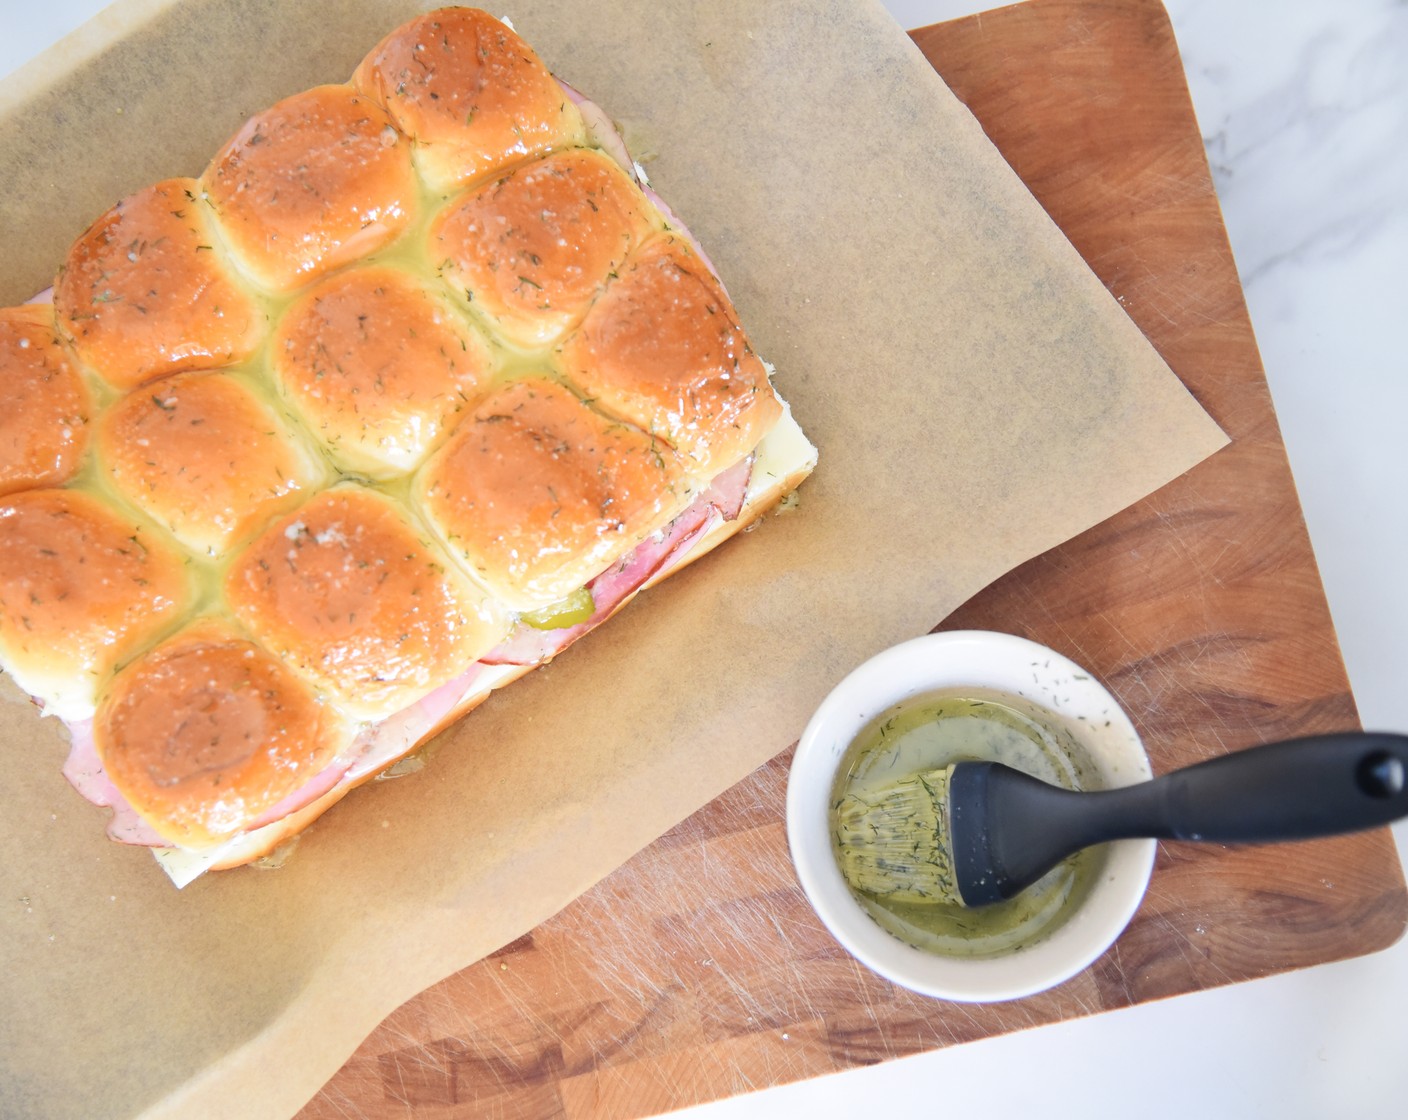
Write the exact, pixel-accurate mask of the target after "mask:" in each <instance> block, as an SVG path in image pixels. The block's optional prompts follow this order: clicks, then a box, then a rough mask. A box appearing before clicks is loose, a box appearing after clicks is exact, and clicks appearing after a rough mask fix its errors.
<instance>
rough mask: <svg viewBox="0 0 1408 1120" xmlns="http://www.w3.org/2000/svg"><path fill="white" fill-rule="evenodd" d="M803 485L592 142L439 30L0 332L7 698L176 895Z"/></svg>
mask: <svg viewBox="0 0 1408 1120" xmlns="http://www.w3.org/2000/svg"><path fill="white" fill-rule="evenodd" d="M815 461H816V452H815V449H814V448H813V447H812V446H811V445H810V443H809V442H808V441H807V439H806V438H805V436H804V435H803V434H802V433H801V431H800V430H799V428H798V427H797V425H796V424H795V423H794V422H793V420H792V418H791V414H790V412H789V410H788V408H787V406H786V404H785V403H783V402H782V401H781V400H780V399H779V397H778V396H777V394H776V393H775V392H774V390H773V388H772V386H771V384H770V381H769V367H768V366H767V365H766V363H764V362H763V361H762V359H761V358H760V357H759V356H758V355H757V354H756V353H755V352H754V350H753V347H752V345H751V344H750V342H749V339H748V336H747V333H746V332H745V331H744V329H743V327H742V325H741V324H740V322H739V319H738V316H737V313H736V311H735V309H734V307H733V304H732V303H731V301H730V299H729V297H728V294H727V293H726V291H725V289H724V286H723V284H722V282H721V281H720V280H719V278H718V276H717V275H716V274H715V272H714V270H713V267H712V265H711V264H710V262H709V260H708V258H707V257H706V256H705V255H704V253H703V252H702V250H701V249H700V248H699V247H698V246H697V245H696V244H695V242H694V240H693V238H692V237H691V236H690V234H689V233H688V231H687V230H685V229H684V227H683V226H682V225H681V224H680V223H679V222H678V221H677V220H676V219H675V218H674V216H673V215H672V214H671V213H670V212H669V210H668V208H666V207H665V205H664V203H663V202H661V201H660V200H659V199H658V197H656V196H655V195H654V194H653V192H652V191H651V190H650V188H649V186H648V184H647V183H646V182H645V180H644V175H643V173H642V172H641V171H640V169H639V168H638V167H637V166H636V165H634V164H632V163H631V161H630V159H629V156H627V155H626V153H625V149H624V146H623V145H622V143H621V140H620V137H619V135H617V134H616V132H615V130H614V129H613V128H612V126H611V125H610V122H609V120H608V119H607V118H606V117H605V115H604V113H602V112H601V110H600V109H599V108H597V107H596V106H595V105H593V104H592V103H590V102H588V101H585V100H584V99H583V98H582V97H581V96H580V95H579V94H577V93H576V91H574V90H572V89H570V88H569V87H567V86H565V85H564V84H562V83H561V82H559V81H558V80H557V79H555V78H554V77H553V75H552V74H551V73H550V72H549V71H548V70H547V68H546V67H545V66H544V65H543V63H542V62H541V61H540V60H539V59H538V57H537V56H536V55H535V54H534V53H533V51H532V50H531V49H530V48H529V47H528V46H527V45H526V44H525V43H524V42H523V41H522V39H521V38H519V36H518V35H517V34H516V33H515V32H514V31H513V29H512V28H511V27H509V26H508V25H507V24H505V23H503V22H500V21H499V20H497V19H495V18H493V17H492V16H489V15H487V14H486V13H484V12H481V11H478V10H475V9H468V8H447V9H443V10H440V11H435V12H431V13H428V14H426V15H424V16H421V17H419V18H417V19H414V20H412V21H411V22H410V23H407V24H406V25H404V26H403V27H401V28H399V29H397V30H396V31H393V32H392V33H391V34H390V35H388V36H387V37H386V38H385V39H384V40H382V42H381V43H379V44H378V45H377V46H376V47H375V48H374V49H373V50H372V51H371V53H370V54H368V55H367V56H366V58H365V59H364V60H363V61H362V63H361V64H360V65H359V66H358V67H357V69H356V72H355V73H354V75H353V78H352V80H351V81H350V82H349V83H347V84H345V85H326V86H319V87H316V88H314V89H310V90H307V91H305V92H303V93H299V94H295V95H294V96H292V97H289V98H287V99H285V100H283V101H281V102H279V103H278V104H276V105H274V106H273V107H272V108H270V109H268V110H266V111H264V112H262V113H259V114H256V115H255V116H254V117H252V118H250V120H249V121H247V122H246V123H245V124H244V126H243V127H242V128H241V129H240V130H239V131H238V132H237V133H236V134H235V135H234V136H233V137H232V138H231V139H230V140H229V142H228V143H227V144H226V145H225V146H224V147H223V148H222V149H221V150H220V151H219V152H218V153H217V155H216V156H215V158H214V159H213V160H212V161H211V163H210V165H209V166H208V167H207V168H206V169H205V171H204V173H203V174H202V175H201V176H200V177H199V178H195V179H169V180H166V181H164V182H160V183H157V184H155V185H153V186H151V187H148V188H147V189H145V190H142V191H138V192H137V193H136V194H134V195H132V196H131V197H129V198H126V199H124V200H123V201H122V202H120V203H118V204H117V205H116V206H115V207H113V208H112V209H111V210H110V211H108V212H107V213H106V214H104V215H103V216H102V217H100V218H99V219H98V220H97V221H96V222H95V223H94V224H93V225H92V227H91V228H90V229H89V230H88V231H87V232H86V233H85V234H84V235H83V236H82V237H81V238H79V240H78V241H77V242H76V243H75V244H74V246H73V247H72V248H71V250H70V251H69V254H68V256H67V259H66V260H65V261H64V262H63V265H62V267H61V268H60V269H59V272H58V276H57V278H56V280H55V283H54V287H53V289H52V295H51V296H45V297H41V299H40V300H38V301H36V302H33V303H30V304H26V305H24V306H22V307H13V308H6V309H3V310H0V666H3V668H4V670H5V671H6V672H8V673H9V674H10V675H11V676H12V677H13V679H14V680H15V681H16V683H17V684H18V685H19V686H20V687H21V688H22V689H23V690H24V691H26V692H27V693H29V694H30V696H32V697H33V698H34V700H35V701H36V702H37V703H38V704H39V705H40V706H41V707H42V709H43V711H44V712H45V713H46V714H51V715H54V716H57V717H58V718H60V719H62V720H63V721H64V722H65V723H66V724H67V726H68V728H69V731H70V734H71V738H72V748H71V752H70V755H69V758H68V761H67V763H66V764H65V766H64V773H65V775H66V776H67V778H68V779H69V781H70V782H71V783H72V784H73V785H74V786H75V787H76V788H77V789H78V791H79V792H80V793H82V794H83V795H84V796H85V797H87V798H88V799H89V800H90V801H92V802H94V803H95V804H97V805H100V806H106V807H107V808H109V809H110V810H111V820H110V823H109V825H108V832H109V834H110V836H111V837H112V838H113V839H115V840H118V841H121V842H123V843H127V844H137V845H145V846H147V847H150V848H151V849H152V851H153V852H154V853H155V855H156V857H157V859H158V861H159V862H160V863H161V864H162V866H163V867H164V868H165V870H166V871H167V872H168V873H169V874H170V876H171V878H172V879H173V880H174V881H175V882H176V883H177V885H184V884H185V883H187V882H189V881H191V880H192V879H193V878H195V877H196V876H197V875H199V874H201V873H202V872H204V871H206V870H209V869H218V868H228V867H235V866H239V865H242V864H246V863H249V862H251V861H253V860H256V859H259V858H261V857H264V856H266V855H268V854H269V853H270V852H271V851H273V850H274V849H275V848H277V847H278V846H279V845H281V844H283V843H284V842H285V841H287V840H289V839H290V838H292V837H295V836H296V835H297V834H298V833H299V832H300V830H302V829H303V828H304V827H306V826H307V825H308V824H309V823H310V822H311V821H313V820H314V819H316V818H317V817H318V816H319V815H320V814H321V813H323V812H324V811H326V810H327V809H328V808H329V807H330V806H331V805H333V804H334V803H335V802H336V801H338V800H339V799H340V798H341V797H343V796H344V795H345V794H346V793H347V792H348V791H350V790H351V789H352V788H354V787H355V786H357V785H359V784H361V783H362V782H364V781H367V780H368V779H370V778H372V777H374V776H375V775H377V774H378V773H381V772H382V771H384V770H386V769H387V768H388V767H390V766H391V765H393V764H394V763H395V762H396V761H397V760H399V759H401V758H403V757H404V756H406V755H407V754H409V753H411V752H413V751H415V750H416V749H417V748H418V747H419V746H420V745H421V744H423V743H424V742H426V740H427V739H429V738H430V737H431V736H433V735H434V734H435V733H436V732H438V731H439V730H441V729H442V728H444V727H445V726H447V725H448V724H450V723H451V722H452V721H454V720H455V719H457V718H458V717H459V716H461V715H463V714H464V713H465V712H467V711H469V710H470V709H471V708H473V707H474V706H475V705H476V704H478V703H480V702H481V701H482V700H483V699H484V698H485V697H486V696H488V695H489V693H490V692H491V691H492V690H494V689H496V688H500V687H502V686H503V685H505V684H508V683H509V682H510V681H512V680H515V679H516V678H518V677H519V676H522V675H523V674H524V673H526V672H529V671H530V670H532V669H533V668H534V667H536V666H538V665H541V664H543V663H545V662H546V661H548V660H550V659H551V658H553V657H554V656H556V655H557V654H559V653H560V652H562V650H563V649H565V648H566V647H567V646H568V645H569V644H571V643H572V642H573V641H575V640H576V639H577V638H579V637H581V636H582V635H583V634H585V633H587V632H588V631H589V630H591V629H592V628H594V627H595V626H597V625H599V624H600V623H601V622H603V621H605V620H606V619H607V618H609V617H610V616H611V615H612V614H613V613H615V612H616V611H617V610H619V609H620V608H621V607H622V606H623V605H624V604H625V603H627V602H628V601H629V600H630V599H631V598H633V597H634V596H635V595H636V594H637V593H638V592H640V591H641V590H642V589H644V588H647V587H649V586H651V585H652V584H654V583H657V582H659V581H660V580H662V579H664V578H665V577H667V576H668V575H670V574H671V573H673V572H675V571H678V570H679V569H680V568H681V567H683V566H684V565H686V564H688V563H689V562H690V561H692V560H694V559H696V558H697V557H699V556H700V555H702V554H703V553H705V552H707V551H708V550H709V549H712V548H713V547H715V546H716V545H718V544H719V543H721V542H722V541H723V540H725V539H726V538H727V537H729V536H732V535H733V534H734V533H736V532H738V531H739V530H740V529H742V528H743V527H745V526H746V525H748V524H749V523H750V522H752V521H754V520H755V519H756V518H758V517H759V516H761V515H762V514H763V513H765V512H766V511H767V510H769V509H771V508H773V507H774V506H775V505H776V504H777V503H778V502H779V501H780V500H781V499H782V498H783V497H785V496H786V495H787V494H788V493H790V492H791V491H792V489H793V488H794V487H796V486H797V484H798V483H799V482H801V480H802V479H803V478H805V477H806V475H807V474H808V473H809V472H810V470H811V469H812V467H813V465H814V464H815Z"/></svg>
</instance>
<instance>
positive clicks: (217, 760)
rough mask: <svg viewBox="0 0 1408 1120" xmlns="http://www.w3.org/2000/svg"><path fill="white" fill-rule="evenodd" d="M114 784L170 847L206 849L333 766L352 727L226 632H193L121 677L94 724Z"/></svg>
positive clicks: (269, 658)
mask: <svg viewBox="0 0 1408 1120" xmlns="http://www.w3.org/2000/svg"><path fill="white" fill-rule="evenodd" d="M94 731H95V745H96V746H97V749H98V751H99V754H100V755H101V757H102V759H103V765H104V767H105V769H106V770H107V773H108V776H109V778H111V779H112V781H113V782H114V783H115V784H116V785H117V786H118V787H119V788H120V789H122V790H124V791H126V794H127V797H128V799H129V800H130V801H131V802H132V805H133V807H134V808H135V809H137V811H138V812H139V813H141V814H142V815H143V816H144V817H145V818H146V819H148V820H150V821H153V822H155V824H156V826H157V829H158V831H159V832H160V833H161V835H162V836H163V837H164V838H165V839H167V840H169V841H170V842H172V843H175V844H185V845H188V846H200V845H202V844H209V843H212V842H214V841H216V840H218V839H219V838H220V837H222V836H225V835H228V834H229V833H231V832H233V831H235V830H236V829H238V828H240V827H242V826H243V825H244V824H246V823H247V822H248V821H250V820H254V819H256V818H257V817H258V816H259V814H260V813H263V812H265V811H266V810H268V809H270V808H271V807H273V806H274V805H276V804H278V802H279V801H281V800H282V799H283V798H285V797H287V796H288V795H289V794H290V793H291V792H293V791H294V790H295V789H297V788H298V787H299V786H301V785H302V784H304V783H305V782H306V781H307V780H308V779H309V778H310V777H312V776H313V775H314V774H317V773H318V772H319V771H321V770H322V769H323V768H324V767H326V766H327V765H328V763H330V762H331V761H332V760H333V759H334V758H335V757H336V756H337V755H338V754H339V753H340V752H341V751H342V750H344V749H345V748H346V746H347V744H348V743H349V742H351V739H352V727H351V725H350V724H349V723H348V722H347V721H346V720H345V719H344V718H343V717H342V716H341V715H340V714H339V713H338V712H337V711H336V709H334V708H331V707H329V706H328V705H325V704H321V703H319V702H318V701H317V700H316V699H314V698H313V696H312V695H311V694H310V693H309V692H308V690H307V688H306V687H304V685H303V683H302V681H300V680H299V678H298V677H297V676H296V675H295V674H294V673H293V672H292V671H290V670H289V669H288V668H287V666H285V665H284V663H283V662H282V661H280V660H279V659H278V658H277V657H274V656H273V655H271V654H270V653H269V652H268V651H266V650H265V649H263V648H262V647H260V646H258V645H256V644H255V643H254V642H251V641H249V640H248V638H246V637H244V636H243V635H242V634H240V633H239V632H238V631H237V630H235V629H234V628H232V627H229V626H225V625H221V624H218V623H208V622H207V623H197V624H196V625H194V626H192V627H190V628H188V629H186V630H184V631H182V632H181V633H180V634H178V635H176V636H174V637H173V638H171V639H170V640H169V641H167V642H165V643H163V644H162V645H160V646H158V647H157V648H156V649H154V650H152V651H151V652H150V653H149V654H147V655H146V656H145V657H143V658H142V659H141V660H139V661H137V662H136V663H134V664H132V665H130V666H128V667H127V668H126V669H125V670H123V671H122V672H121V673H119V674H118V676H117V678H116V680H115V681H114V682H113V686H112V688H111V689H110V690H109V691H108V694H107V695H106V697H105V698H104V700H103V705H102V708H101V710H100V712H99V718H98V719H97V720H96V722H95V724H94Z"/></svg>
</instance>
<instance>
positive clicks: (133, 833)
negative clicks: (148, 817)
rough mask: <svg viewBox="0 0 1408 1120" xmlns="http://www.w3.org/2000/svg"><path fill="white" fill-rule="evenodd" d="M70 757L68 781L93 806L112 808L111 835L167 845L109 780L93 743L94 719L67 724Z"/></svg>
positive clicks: (125, 841) (150, 845)
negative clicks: (70, 743)
mask: <svg viewBox="0 0 1408 1120" xmlns="http://www.w3.org/2000/svg"><path fill="white" fill-rule="evenodd" d="M68 733H69V737H70V738H71V740H72V745H71V746H70V747H69V752H68V760H67V761H66V762H65V763H64V777H65V778H67V779H68V781H69V784H70V785H71V786H73V788H74V789H76V790H77V791H78V792H79V793H81V794H82V795H83V796H84V797H86V798H87V799H88V800H89V801H91V802H92V803H93V804H94V805H101V806H105V807H107V808H110V809H112V820H110V821H109V822H108V836H110V837H111V838H112V839H114V840H116V841H117V842H118V843H120V844H138V845H141V846H143V847H147V848H164V847H166V844H167V842H166V841H165V840H164V839H162V838H161V837H160V836H158V835H157V834H156V830H155V829H154V828H152V826H151V825H149V824H148V823H147V822H146V821H145V820H143V819H142V817H141V816H139V815H138V813H137V810H136V809H134V808H132V806H131V805H129V804H128V803H127V798H125V797H123V796H122V794H121V793H120V792H119V791H118V788H117V787H116V786H115V785H113V784H112V782H111V781H110V780H109V778H108V775H107V771H106V770H104V769H103V763H102V760H101V759H100V758H98V749H97V747H96V746H94V744H93V721H92V720H91V719H85V720H82V721H75V722H73V723H70V724H68Z"/></svg>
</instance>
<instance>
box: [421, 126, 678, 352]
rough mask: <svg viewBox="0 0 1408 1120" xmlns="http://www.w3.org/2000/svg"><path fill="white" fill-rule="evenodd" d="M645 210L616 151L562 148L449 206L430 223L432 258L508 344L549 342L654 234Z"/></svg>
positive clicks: (538, 344)
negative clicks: (607, 153)
mask: <svg viewBox="0 0 1408 1120" xmlns="http://www.w3.org/2000/svg"><path fill="white" fill-rule="evenodd" d="M647 210H648V206H647V204H646V201H645V199H644V198H643V197H642V195H641V193H640V191H639V190H638V189H637V188H636V185H635V184H634V183H632V182H631V180H630V179H629V178H628V177H627V176H626V174H625V172H624V171H622V170H621V168H620V167H619V166H618V165H617V164H616V163H615V161H613V160H612V159H611V158H610V157H608V156H604V155H602V154H601V153H600V152H595V151H589V150H582V149H575V150H572V151H566V152H557V153H554V154H553V155H550V156H547V157H546V158H544V159H542V160H538V161H536V162H534V163H530V164H525V165H523V166H520V167H518V168H516V169H515V170H513V171H511V172H509V174H507V175H505V176H503V177H502V178H499V179H495V180H494V181H492V182H490V183H486V184H485V185H484V186H482V187H480V188H478V189H477V190H474V191H471V192H470V193H469V194H468V195H466V196H464V197H463V198H462V199H461V200H457V201H456V202H455V203H454V204H453V205H452V206H449V207H447V208H446V209H445V210H444V212H443V213H442V214H441V216H440V218H439V219H438V220H437V221H436V223H435V225H434V226H433V227H432V231H431V242H430V255H431V257H432V259H434V260H438V261H439V262H440V264H439V269H440V275H441V276H442V277H443V278H444V279H445V280H446V281H447V282H448V283H449V284H450V285H451V286H452V287H453V288H454V289H455V291H456V292H457V293H459V292H463V293H464V295H465V297H466V299H467V300H468V301H469V302H470V303H472V304H474V306H475V309H476V310H477V311H479V312H480V313H481V314H484V315H486V316H488V317H489V318H490V319H492V321H493V322H494V324H495V325H496V326H497V328H498V329H499V331H501V332H502V333H503V334H504V335H505V336H506V337H507V338H508V339H509V340H510V341H512V342H514V343H516V344H518V345H519V346H524V347H533V346H542V345H545V344H547V343H551V342H554V341H556V340H557V338H558V337H559V336H560V335H561V334H562V333H563V331H564V330H566V329H567V328H568V327H571V326H574V325H576V323H577V322H578V321H579V320H580V319H581V317H582V316H583V315H584V314H585V313H586V310H587V308H588V306H590V304H591V301H592V300H593V299H594V298H595V296H596V294H597V293H598V292H599V291H600V290H601V287H602V285H604V284H605V283H606V282H607V280H608V279H610V278H612V277H613V276H615V275H616V270H617V269H619V268H620V267H621V266H622V264H624V263H625V260H626V256H627V254H629V253H630V251H631V250H632V249H634V248H635V247H636V246H637V245H639V244H640V242H641V241H643V240H644V239H645V237H646V236H647V235H648V234H649V233H650V232H651V231H652V229H653V228H654V226H653V225H652V222H651V219H650V217H649V215H648V213H647ZM655 221H656V222H658V221H659V218H658V217H657V218H656V219H655Z"/></svg>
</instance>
